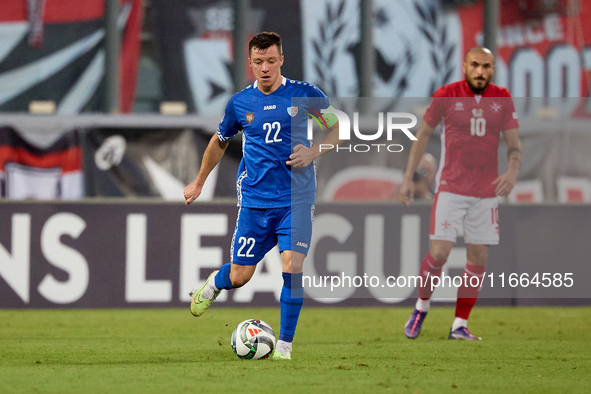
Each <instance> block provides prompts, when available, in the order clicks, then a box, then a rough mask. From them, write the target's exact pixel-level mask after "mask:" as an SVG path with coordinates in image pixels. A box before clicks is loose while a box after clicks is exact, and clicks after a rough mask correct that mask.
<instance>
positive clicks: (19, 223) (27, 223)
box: [0, 213, 31, 304]
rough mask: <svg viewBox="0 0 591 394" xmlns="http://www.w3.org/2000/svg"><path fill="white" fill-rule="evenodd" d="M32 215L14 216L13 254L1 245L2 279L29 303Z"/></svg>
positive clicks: (21, 214)
mask: <svg viewBox="0 0 591 394" xmlns="http://www.w3.org/2000/svg"><path fill="white" fill-rule="evenodd" d="M30 239H31V215H29V214H27V213H16V214H14V215H12V233H11V240H12V242H11V248H10V251H11V253H12V254H10V253H8V251H7V250H6V249H5V248H4V246H2V245H0V277H2V278H4V280H5V281H6V283H7V284H8V286H10V287H11V288H12V290H14V292H15V293H16V294H17V295H18V296H19V297H20V299H21V300H23V301H24V303H25V304H28V303H29V266H30V252H29V249H30V246H31V242H30Z"/></svg>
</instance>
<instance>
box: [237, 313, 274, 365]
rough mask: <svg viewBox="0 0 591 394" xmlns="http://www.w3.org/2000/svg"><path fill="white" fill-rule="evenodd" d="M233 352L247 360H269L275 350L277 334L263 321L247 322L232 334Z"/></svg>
mask: <svg viewBox="0 0 591 394" xmlns="http://www.w3.org/2000/svg"><path fill="white" fill-rule="evenodd" d="M232 350H234V353H236V355H237V356H238V357H239V358H242V359H246V360H258V359H261V358H268V357H269V356H270V355H271V353H273V350H275V333H274V332H273V329H272V328H271V326H270V325H268V324H267V323H265V322H264V321H262V320H256V319H249V320H245V321H243V322H242V323H240V324H238V327H236V329H235V330H234V332H233V333H232Z"/></svg>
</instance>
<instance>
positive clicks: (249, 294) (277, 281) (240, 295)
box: [232, 245, 305, 302]
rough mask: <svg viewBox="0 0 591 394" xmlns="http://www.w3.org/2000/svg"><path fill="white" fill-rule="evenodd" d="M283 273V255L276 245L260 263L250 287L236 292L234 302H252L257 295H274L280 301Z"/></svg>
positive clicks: (250, 281) (249, 282)
mask: <svg viewBox="0 0 591 394" xmlns="http://www.w3.org/2000/svg"><path fill="white" fill-rule="evenodd" d="M304 269H305V268H304ZM263 271H266V272H263ZM282 272H283V264H282V262H281V255H280V254H279V246H277V245H276V246H275V247H274V248H273V249H271V250H270V251H269V252H268V253H267V254H266V255H265V257H264V258H263V260H261V262H260V263H258V265H257V270H256V272H255V274H254V275H253V276H252V278H251V279H250V280H249V281H248V285H247V286H242V287H240V288H239V289H236V290H234V295H233V297H232V301H234V302H251V301H252V299H253V297H254V294H255V293H273V294H274V295H275V300H276V301H279V298H281V289H282V288H283V281H282V280H281V273H282Z"/></svg>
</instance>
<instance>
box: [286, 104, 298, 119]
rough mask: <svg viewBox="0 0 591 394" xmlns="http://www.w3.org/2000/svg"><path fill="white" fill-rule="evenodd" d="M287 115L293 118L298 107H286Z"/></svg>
mask: <svg viewBox="0 0 591 394" xmlns="http://www.w3.org/2000/svg"><path fill="white" fill-rule="evenodd" d="M287 113H288V114H289V116H291V117H292V118H293V117H294V116H296V115H297V114H298V107H287Z"/></svg>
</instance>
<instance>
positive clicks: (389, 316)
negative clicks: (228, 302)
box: [0, 305, 591, 394]
mask: <svg viewBox="0 0 591 394" xmlns="http://www.w3.org/2000/svg"><path fill="white" fill-rule="evenodd" d="M410 312H411V309H410V308H397V307H384V308H306V307H304V310H303V311H302V315H301V317H300V324H299V326H298V332H297V334H296V341H295V342H294V352H293V353H292V356H293V358H294V359H293V360H291V361H286V360H282V361H277V360H257V361H252V360H240V359H238V358H237V357H236V356H235V355H234V353H233V352H232V349H231V347H230V344H229V342H230V335H231V333H232V331H233V329H234V327H235V326H236V325H237V324H238V323H239V322H241V321H242V320H246V319H249V318H257V319H262V320H264V321H266V322H267V323H269V324H270V325H271V326H272V327H273V328H274V329H275V332H276V333H278V331H279V308H264V309H263V308H260V309H247V308H244V309H228V308H215V305H214V306H213V307H212V308H211V310H209V311H208V312H207V313H206V314H205V315H204V316H202V317H201V318H194V317H192V316H191V314H190V313H189V308H186V309H183V310H179V309H159V310H156V309H145V310H138V309H133V310H124V309H120V310H16V311H15V310H3V311H0V393H3V394H4V393H23V392H30V393H142V394H146V393H183V392H189V393H207V394H215V393H226V392H246V391H249V392H256V393H259V392H260V393H267V392H269V393H289V392H303V393H316V392H323V393H333V392H335V393H369V392H371V393H373V392H390V393H441V392H444V393H445V392H450V393H460V392H465V393H468V392H470V393H536V394H538V393H577V392H580V393H589V392H591V308H491V307H480V308H478V307H477V308H475V309H474V311H473V313H472V316H471V321H470V328H471V330H472V331H473V332H474V333H475V334H477V335H480V336H482V337H483V341H481V342H464V341H448V340H447V339H446V338H447V334H448V331H449V327H450V324H451V321H452V318H453V309H452V308H449V307H437V306H435V307H434V308H432V309H431V311H430V312H429V316H428V317H427V319H426V321H425V325H424V328H423V333H422V334H421V336H420V337H419V338H418V339H416V340H414V341H412V340H409V339H406V338H405V337H404V334H403V332H402V327H403V325H404V323H405V321H406V319H407V318H408V315H409V313H410Z"/></svg>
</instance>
